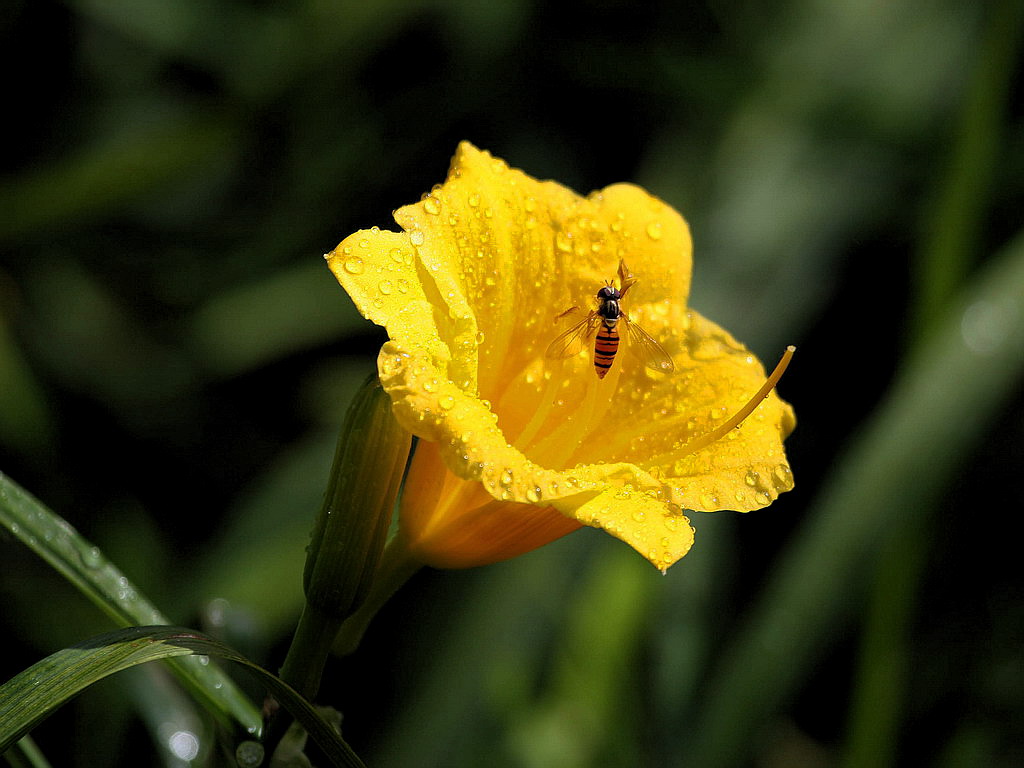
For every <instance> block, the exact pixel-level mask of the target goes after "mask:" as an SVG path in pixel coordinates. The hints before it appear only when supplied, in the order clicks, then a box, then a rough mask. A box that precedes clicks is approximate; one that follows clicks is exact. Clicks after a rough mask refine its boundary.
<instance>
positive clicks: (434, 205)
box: [423, 195, 441, 216]
mask: <svg viewBox="0 0 1024 768" xmlns="http://www.w3.org/2000/svg"><path fill="white" fill-rule="evenodd" d="M423 210H425V211H426V212H427V213H429V214H430V215H432V216H437V214H439V213H440V212H441V201H440V200H438V199H437V198H436V197H431V196H429V195H428V196H427V197H426V198H425V199H424V200H423Z"/></svg>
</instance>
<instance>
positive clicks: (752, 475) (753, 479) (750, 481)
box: [743, 470, 761, 488]
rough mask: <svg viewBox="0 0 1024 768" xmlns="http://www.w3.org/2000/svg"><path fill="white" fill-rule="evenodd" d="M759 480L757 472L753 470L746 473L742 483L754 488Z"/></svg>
mask: <svg viewBox="0 0 1024 768" xmlns="http://www.w3.org/2000/svg"><path fill="white" fill-rule="evenodd" d="M760 479H761V476H760V475H758V474H757V472H755V471H754V470H750V471H749V472H747V476H746V477H745V478H743V480H744V482H745V483H746V484H747V485H749V486H750V487H751V488H754V487H756V486H757V485H758V481H759V480H760Z"/></svg>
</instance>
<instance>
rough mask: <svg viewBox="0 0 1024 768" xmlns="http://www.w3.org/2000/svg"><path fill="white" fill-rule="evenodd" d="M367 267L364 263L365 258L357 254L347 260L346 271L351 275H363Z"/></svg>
mask: <svg viewBox="0 0 1024 768" xmlns="http://www.w3.org/2000/svg"><path fill="white" fill-rule="evenodd" d="M365 269H366V265H365V264H363V260H362V259H360V258H358V257H356V256H354V257H352V258H350V259H346V260H345V271H346V272H348V273H349V274H350V275H361V274H363V271H364V270H365Z"/></svg>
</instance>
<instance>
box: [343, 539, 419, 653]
mask: <svg viewBox="0 0 1024 768" xmlns="http://www.w3.org/2000/svg"><path fill="white" fill-rule="evenodd" d="M422 566H423V564H422V563H420V562H419V561H418V560H415V559H414V558H412V557H411V556H410V555H409V548H408V545H407V542H406V540H405V536H403V535H402V533H401V531H399V533H398V534H397V535H396V536H395V537H394V538H393V539H391V541H389V542H388V544H387V546H386V547H385V548H384V553H383V555H381V559H380V563H379V564H378V566H377V573H376V575H375V577H374V580H373V585H372V586H371V587H370V592H369V594H368V595H367V596H366V600H365V601H364V602H363V604H362V605H361V606H360V607H359V609H358V610H357V611H356V612H355V613H353V614H352V615H351V616H349V617H348V618H347V619H345V621H344V622H343V623H342V625H341V630H340V631H339V632H338V634H337V637H336V640H335V643H334V653H335V654H337V655H338V656H347V655H349V654H351V653H353V652H355V650H356V648H358V647H359V642H360V641H361V640H362V639H363V634H364V633H365V632H366V628H367V627H368V626H369V625H370V622H371V621H372V620H373V617H374V616H376V615H377V611H379V610H380V609H381V607H382V606H383V605H384V603H386V602H387V601H388V600H389V599H390V598H391V596H392V595H393V594H395V592H397V591H398V588H399V587H401V586H402V585H403V584H405V582H407V581H408V580H409V578H410V577H411V576H412V575H413V574H414V573H416V571H418V570H419V569H420V568H421V567H422Z"/></svg>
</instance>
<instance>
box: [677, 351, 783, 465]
mask: <svg viewBox="0 0 1024 768" xmlns="http://www.w3.org/2000/svg"><path fill="white" fill-rule="evenodd" d="M794 352H796V347H794V346H792V345H790V346H788V347H786V351H785V352H784V353H783V355H782V359H781V360H779V364H778V365H776V366H775V370H774V371H772V372H771V375H770V376H769V377H768V378H767V379H766V380H765V382H764V385H763V386H762V387H761V388H760V389H759V390H757V394H756V395H754V396H753V397H752V398H750V399H749V400H748V401H747V404H746V405H744V406H743V407H742V408H740V409H739V410H738V411H736V413H734V414H733V415H732V416H730V417H729V418H728V419H727V420H726V421H725V422H724V423H723V424H720V425H719V426H718V427H717V428H715V429H713V430H711V431H710V432H708V433H707V434H704V435H701V436H700V437H698V438H697V439H696V440H693V441H692V442H689V443H687V444H686V445H684V446H683V447H682V448H681V449H680V451H681V452H682V453H683V454H684V455H686V454H690V453H696V452H697V451H699V450H700V449H701V448H706V447H707V446H709V445H711V444H712V443H714V442H717V441H718V440H721V439H722V438H723V437H725V436H726V435H727V434H729V430H731V429H734V428H735V427H738V426H739V425H740V424H742V423H743V421H744V419H746V418H747V416H749V415H750V414H751V413H753V412H754V409H755V408H757V406H759V405H760V404H761V401H762V400H764V399H765V398H766V397H768V395H769V394H771V391H772V390H773V389H775V385H776V384H778V383H779V379H781V378H782V374H784V373H785V372H786V368H787V367H788V366H789V361H790V360H792V359H793V353H794Z"/></svg>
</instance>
